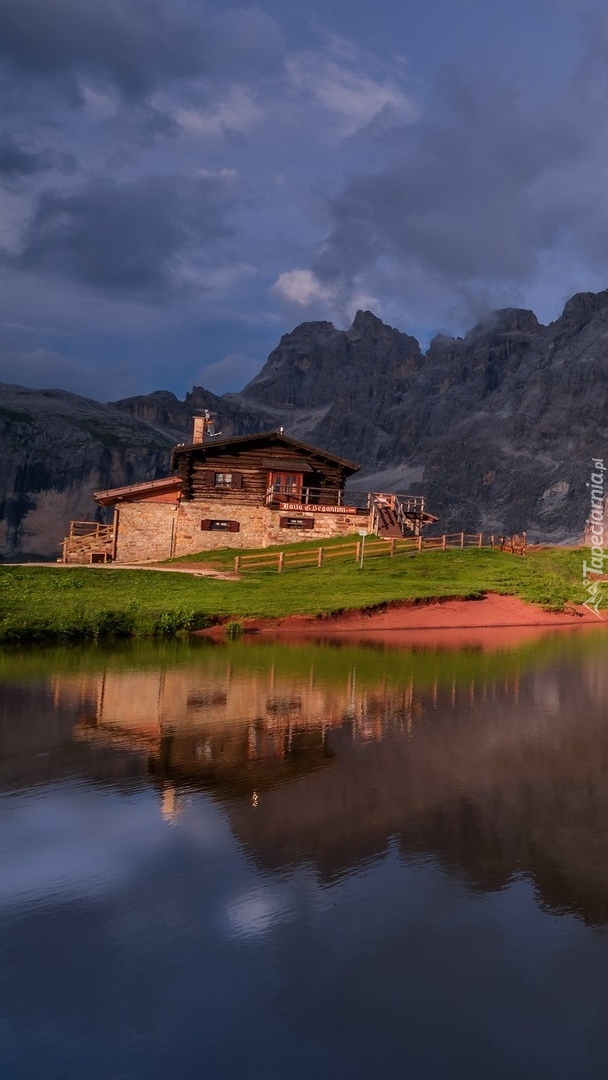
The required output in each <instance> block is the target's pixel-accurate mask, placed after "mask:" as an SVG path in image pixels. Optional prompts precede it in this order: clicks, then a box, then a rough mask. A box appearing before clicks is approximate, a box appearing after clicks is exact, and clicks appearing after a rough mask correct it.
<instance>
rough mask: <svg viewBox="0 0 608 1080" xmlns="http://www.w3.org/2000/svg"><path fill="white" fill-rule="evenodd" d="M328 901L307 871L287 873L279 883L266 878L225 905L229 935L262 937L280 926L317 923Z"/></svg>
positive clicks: (317, 882)
mask: <svg viewBox="0 0 608 1080" xmlns="http://www.w3.org/2000/svg"><path fill="white" fill-rule="evenodd" d="M330 906H331V901H330V899H329V897H328V896H326V895H325V894H324V890H323V889H322V887H321V885H320V883H319V881H318V880H317V877H316V874H315V873H314V871H312V870H311V869H310V867H306V868H302V869H300V870H294V869H292V870H290V872H289V873H288V874H286V875H284V876H282V879H281V880H279V881H276V880H272V879H270V878H267V879H266V880H265V881H263V882H260V883H259V884H256V885H255V886H253V887H252V888H249V889H247V890H246V891H244V892H241V893H240V894H239V895H237V896H233V897H232V899H231V900H229V901H228V902H227V904H226V909H225V910H226V917H227V920H228V927H229V933H230V934H231V935H233V936H236V937H261V936H262V935H264V934H267V933H270V931H271V930H274V929H276V927H277V926H278V925H279V924H280V923H286V922H296V921H301V920H302V918H304V919H305V920H306V921H309V920H311V919H312V920H313V922H314V921H316V920H317V918H319V917H321V916H322V914H323V913H324V912H326V911H327V909H328V907H330Z"/></svg>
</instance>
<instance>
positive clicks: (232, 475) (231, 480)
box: [213, 472, 243, 491]
mask: <svg viewBox="0 0 608 1080" xmlns="http://www.w3.org/2000/svg"><path fill="white" fill-rule="evenodd" d="M213 486H214V487H216V488H224V489H226V488H229V489H230V490H231V491H232V490H234V489H238V488H241V487H242V486H243V474H242V473H240V472H216V473H213Z"/></svg>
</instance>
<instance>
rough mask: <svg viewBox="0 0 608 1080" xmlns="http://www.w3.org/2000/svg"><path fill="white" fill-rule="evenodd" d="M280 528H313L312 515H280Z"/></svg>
mask: <svg viewBox="0 0 608 1080" xmlns="http://www.w3.org/2000/svg"><path fill="white" fill-rule="evenodd" d="M279 520H280V525H281V528H282V529H314V527H315V519H314V518H313V517H282V518H280V519H279Z"/></svg>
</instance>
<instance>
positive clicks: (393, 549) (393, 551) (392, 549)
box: [391, 536, 395, 559]
mask: <svg viewBox="0 0 608 1080" xmlns="http://www.w3.org/2000/svg"><path fill="white" fill-rule="evenodd" d="M394 554H395V537H394V536H391V559H392V558H393V556H394Z"/></svg>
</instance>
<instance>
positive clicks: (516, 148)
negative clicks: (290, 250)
mask: <svg viewBox="0 0 608 1080" xmlns="http://www.w3.org/2000/svg"><path fill="white" fill-rule="evenodd" d="M580 119H582V117H581V118H579V121H580ZM391 138H392V140H393V143H394V148H393V149H392V151H391V152H390V157H389V159H388V160H387V161H386V164H385V165H384V167H380V168H377V170H376V171H373V172H372V171H370V172H367V173H359V175H357V176H355V177H354V178H352V179H351V180H350V181H349V182H347V183H346V184H345V186H344V187H343V189H342V191H341V192H340V194H339V195H338V196H337V197H336V198H335V199H333V201H332V203H331V206H330V214H331V219H332V229H331V231H330V233H329V235H328V236H327V238H326V241H325V243H324V245H323V247H322V250H321V254H320V255H319V257H318V259H317V260H316V262H315V264H314V270H315V273H316V275H317V277H318V278H319V279H320V280H321V281H323V282H337V281H339V280H348V279H349V278H354V276H355V275H357V274H360V273H361V272H364V271H366V270H368V269H369V268H370V267H371V266H373V265H374V263H377V262H378V261H379V260H380V259H382V258H384V257H388V258H391V259H393V260H395V261H397V262H399V263H400V264H402V265H408V266H409V267H410V268H411V269H412V271H413V272H414V273H417V274H418V275H420V274H422V275H432V276H434V277H435V278H436V279H437V278H439V279H443V280H445V281H446V282H450V286H451V287H454V284H455V283H458V282H459V281H460V282H468V283H469V284H470V283H472V282H473V283H474V282H478V283H480V285H481V284H482V283H484V282H486V281H487V280H488V279H492V281H494V282H501V281H502V282H518V283H521V282H525V281H526V280H528V279H529V278H530V276H531V275H532V274H533V273H534V271H535V270H536V268H537V266H538V258H539V255H540V254H541V253H542V252H545V251H547V250H549V249H550V248H551V247H552V246H553V245H554V244H555V243H556V242H557V241H558V238H559V235H560V230H561V229H562V228H563V224H564V218H563V209H564V200H563V199H559V198H554V197H553V194H552V183H554V181H555V177H556V176H561V177H562V178H564V177H566V176H567V174H568V170H569V169H572V168H573V167H575V166H577V165H578V163H579V161H580V158H581V154H584V153H585V152H586V150H587V149H588V147H589V145H590V143H591V140H592V138H593V131H592V129H591V125H590V124H589V123H588V122H586V123H581V122H577V117H576V115H575V114H574V113H573V111H572V109H570V110H567V109H564V108H563V107H562V102H553V103H552V105H550V106H544V107H543V106H541V105H540V104H539V101H538V95H536V97H533V96H532V95H530V94H528V93H527V92H526V89H525V88H521V89H520V88H518V86H516V85H515V86H514V85H513V83H512V81H510V80H509V81H507V80H506V79H503V81H502V82H500V81H499V80H497V79H495V78H493V77H491V76H489V75H486V76H485V77H484V78H482V77H480V76H477V77H473V76H472V75H470V74H467V73H465V72H464V71H463V70H459V69H456V68H454V69H452V70H450V71H447V72H445V73H444V76H443V79H442V81H441V85H440V87H439V90H438V92H437V94H436V97H435V99H434V101H432V102H430V103H429V104H428V105H427V108H426V110H425V111H423V113H422V114H421V116H420V119H419V122H418V123H417V124H415V125H409V126H407V127H403V128H402V129H401V131H400V132H399V133H398V137H397V138H396V137H395V133H393V135H392V136H391ZM383 156H385V160H386V148H385V154H384V155H383Z"/></svg>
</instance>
